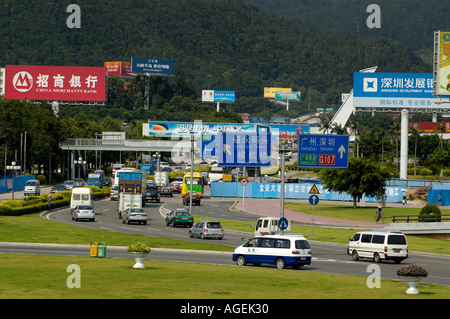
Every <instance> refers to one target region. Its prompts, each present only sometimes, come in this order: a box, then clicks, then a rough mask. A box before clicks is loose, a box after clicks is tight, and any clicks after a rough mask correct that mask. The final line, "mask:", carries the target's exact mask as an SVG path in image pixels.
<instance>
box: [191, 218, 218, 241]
mask: <svg viewBox="0 0 450 319" xmlns="http://www.w3.org/2000/svg"><path fill="white" fill-rule="evenodd" d="M223 235H224V234H223V228H222V225H220V222H218V221H209V220H203V221H201V222H198V223H197V224H195V225H194V226H192V227H191V229H189V237H191V238H192V237H200V238H201V239H205V238H217V239H223Z"/></svg>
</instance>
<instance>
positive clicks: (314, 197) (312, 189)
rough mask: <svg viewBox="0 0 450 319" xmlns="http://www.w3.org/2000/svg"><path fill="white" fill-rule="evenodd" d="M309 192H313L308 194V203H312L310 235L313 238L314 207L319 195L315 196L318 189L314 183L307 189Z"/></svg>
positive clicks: (317, 202)
mask: <svg viewBox="0 0 450 319" xmlns="http://www.w3.org/2000/svg"><path fill="white" fill-rule="evenodd" d="M309 193H310V194H313V195H311V196H309V203H310V204H311V205H312V207H313V212H312V235H311V239H314V207H315V206H316V205H317V204H319V196H317V194H319V190H318V189H317V187H316V185H315V184H314V185H313V187H312V188H311V190H310V191H309Z"/></svg>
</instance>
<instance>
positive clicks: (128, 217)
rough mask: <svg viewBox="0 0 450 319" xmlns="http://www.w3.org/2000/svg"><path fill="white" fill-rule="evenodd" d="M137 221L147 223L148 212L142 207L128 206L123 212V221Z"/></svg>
mask: <svg viewBox="0 0 450 319" xmlns="http://www.w3.org/2000/svg"><path fill="white" fill-rule="evenodd" d="M131 222H137V223H138V224H140V223H142V224H144V225H147V213H146V212H145V211H144V210H143V209H142V208H128V209H126V210H125V211H124V212H123V214H122V223H128V224H129V223H131Z"/></svg>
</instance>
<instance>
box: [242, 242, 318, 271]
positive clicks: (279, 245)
mask: <svg viewBox="0 0 450 319" xmlns="http://www.w3.org/2000/svg"><path fill="white" fill-rule="evenodd" d="M233 261H236V263H237V264H238V265H239V266H244V265H246V264H247V263H251V264H254V265H256V266H259V265H261V264H262V263H267V264H274V265H276V266H277V268H280V269H282V268H285V267H286V266H292V267H293V268H295V269H298V268H300V267H301V266H303V265H310V264H311V247H310V246H309V243H308V241H307V240H306V238H305V237H303V235H301V234H297V235H267V236H262V237H255V238H252V239H249V240H248V241H247V242H246V243H245V244H243V245H241V246H239V247H237V248H236V249H235V250H234V253H233Z"/></svg>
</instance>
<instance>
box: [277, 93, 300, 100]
mask: <svg viewBox="0 0 450 319" xmlns="http://www.w3.org/2000/svg"><path fill="white" fill-rule="evenodd" d="M300 97H301V92H297V91H295V92H275V100H280V101H300Z"/></svg>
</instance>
